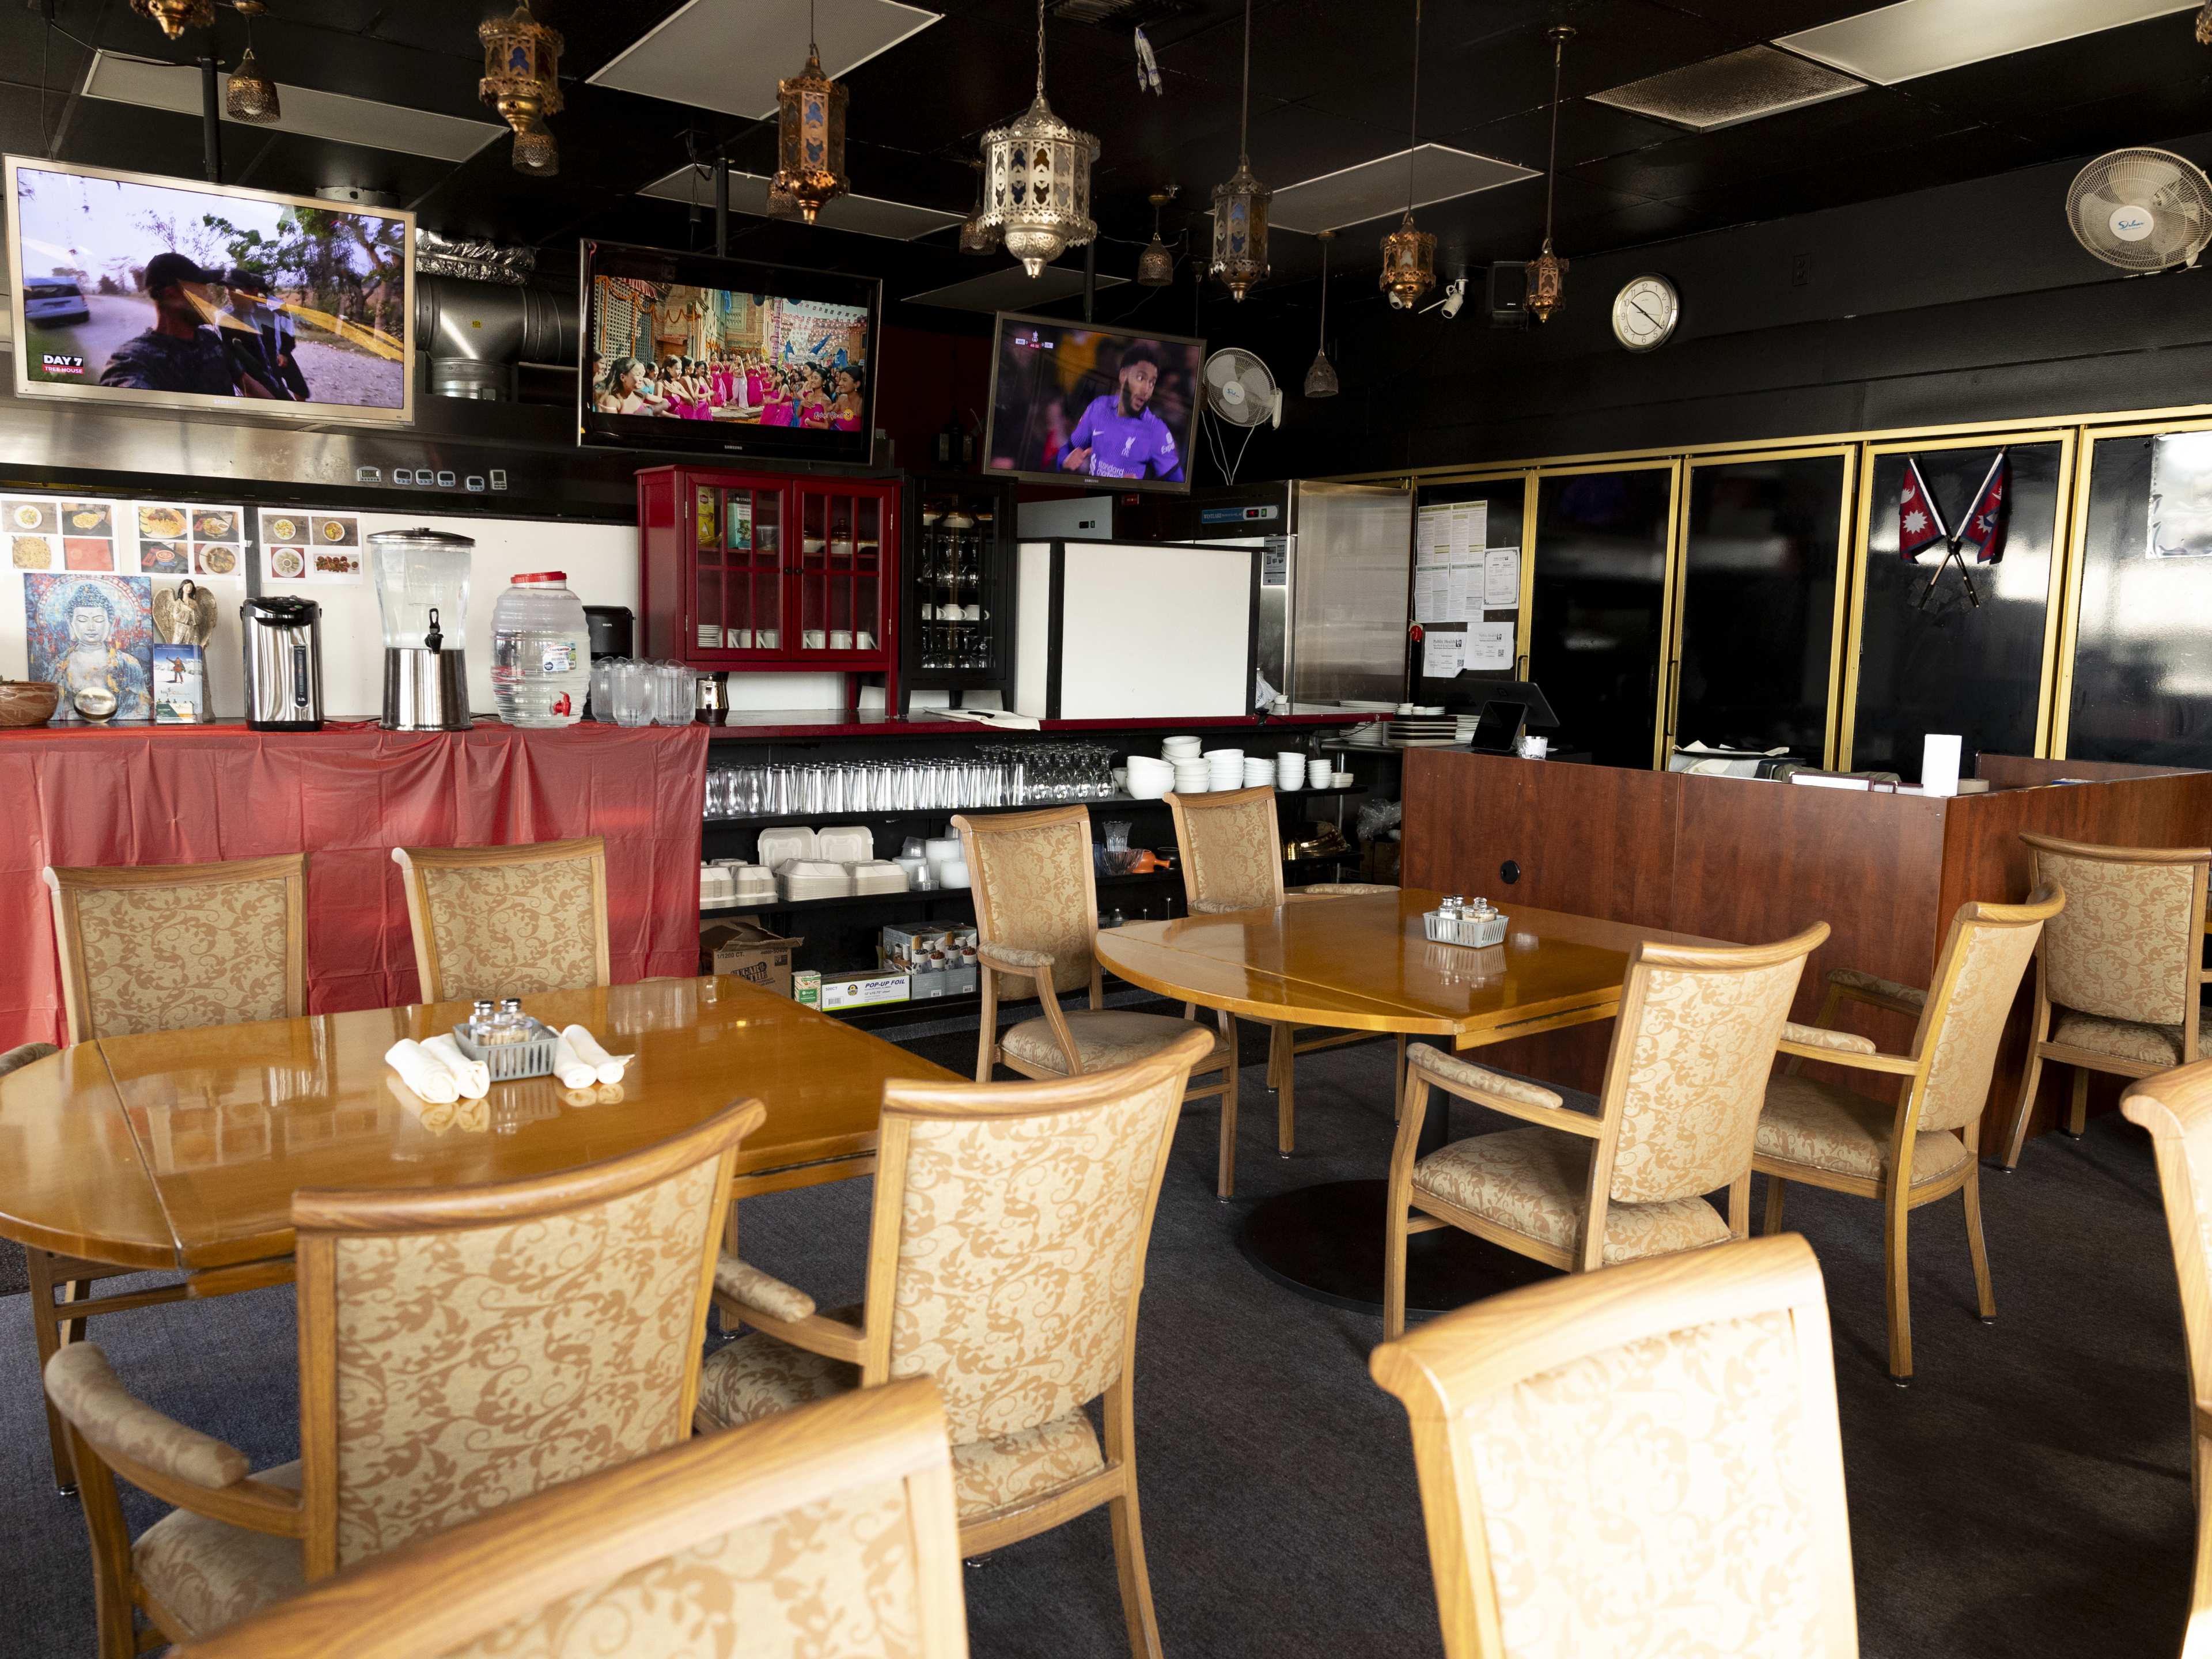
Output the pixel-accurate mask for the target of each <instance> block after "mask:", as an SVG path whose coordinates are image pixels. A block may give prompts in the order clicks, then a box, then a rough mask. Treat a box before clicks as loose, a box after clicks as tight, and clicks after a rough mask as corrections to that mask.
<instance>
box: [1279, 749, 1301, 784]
mask: <svg viewBox="0 0 2212 1659" xmlns="http://www.w3.org/2000/svg"><path fill="white" fill-rule="evenodd" d="M1305 781H1306V757H1305V754H1304V750H1297V749H1285V750H1283V751H1282V752H1281V753H1280V754H1279V755H1277V756H1276V757H1275V787H1276V788H1278V789H1296V788H1297V787H1299V786H1300V785H1301V784H1303V783H1304V782H1305Z"/></svg>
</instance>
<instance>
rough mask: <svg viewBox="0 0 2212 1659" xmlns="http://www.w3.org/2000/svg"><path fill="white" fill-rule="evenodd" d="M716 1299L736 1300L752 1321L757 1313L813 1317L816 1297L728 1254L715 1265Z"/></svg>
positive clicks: (774, 1316) (789, 1317)
mask: <svg viewBox="0 0 2212 1659" xmlns="http://www.w3.org/2000/svg"><path fill="white" fill-rule="evenodd" d="M714 1299H715V1300H716V1301H717V1302H718V1303H719V1302H729V1303H734V1304H736V1305H737V1307H738V1310H739V1311H740V1313H741V1314H742V1315H743V1316H744V1317H745V1318H747V1319H749V1320H750V1318H751V1316H753V1315H754V1314H756V1313H757V1314H759V1315H761V1316H763V1317H765V1318H769V1319H781V1320H785V1321H787V1322H788V1321H795V1320H802V1319H807V1318H811V1317H812V1316H813V1313H814V1298H813V1297H811V1296H809V1295H807V1293H806V1292H805V1291H802V1290H800V1289H799V1287H798V1286H796V1285H787V1284H785V1283H784V1282H783V1281H782V1280H781V1279H778V1278H776V1277H775V1275H774V1274H772V1273H763V1272H762V1271H761V1270H760V1269H759V1268H758V1267H754V1266H753V1265H752V1263H751V1262H750V1261H740V1260H739V1259H738V1257H736V1256H733V1255H724V1256H723V1257H722V1259H721V1260H720V1261H717V1262H716V1263H715V1264H714Z"/></svg>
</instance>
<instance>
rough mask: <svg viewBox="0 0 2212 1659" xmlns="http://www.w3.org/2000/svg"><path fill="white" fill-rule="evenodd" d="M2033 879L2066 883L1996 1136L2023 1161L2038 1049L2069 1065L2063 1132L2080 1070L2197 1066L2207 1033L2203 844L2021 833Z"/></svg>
mask: <svg viewBox="0 0 2212 1659" xmlns="http://www.w3.org/2000/svg"><path fill="white" fill-rule="evenodd" d="M2021 840H2022V841H2024V842H2027V847H2028V857H2029V859H2030V860H2032V861H2033V867H2034V871H2035V875H2034V879H2035V880H2036V881H2037V882H2039V883H2045V882H2047V883H2049V884H2051V885H2052V886H2055V887H2063V888H2064V889H2065V890H2066V908H2065V909H2064V910H2063V911H2062V912H2061V913H2060V914H2058V915H2055V916H2053V917H2052V918H2051V925H2050V926H2049V927H2045V929H2044V930H2043V939H2042V942H2041V943H2040V944H2039V945H2037V946H2036V949H2035V961H2036V967H2037V972H2036V975H2035V1014H2034V1023H2033V1024H2031V1025H2030V1026H2029V1027H2028V1045H2029V1046H2028V1051H2027V1075H2026V1076H2024V1077H2022V1078H2021V1080H2020V1103H2019V1104H2018V1105H2017V1106H2015V1108H2014V1109H2013V1117H2012V1130H2011V1132H2010V1133H2008V1135H2007V1136H2006V1137H2005V1150H2004V1158H2003V1163H2004V1167H2005V1168H2006V1169H2007V1170H2010V1169H2011V1168H2012V1167H2013V1166H2014V1165H2015V1164H2018V1163H2019V1162H2020V1152H2021V1146H2022V1144H2023V1143H2024V1142H2025V1141H2026V1140H2027V1121H2028V1118H2029V1116H2030V1115H2032V1114H2033V1111H2034V1109H2035V1091H2036V1089H2037V1087H2038V1085H2040V1084H2041V1083H2042V1081H2043V1066H2044V1062H2045V1061H2046V1060H2050V1061H2054V1062H2056V1063H2057V1064H2058V1065H2061V1066H2071V1067H2072V1068H2073V1073H2074V1075H2073V1084H2074V1092H2073V1098H2072V1100H2071V1101H2070V1102H2069V1104H2068V1107H2067V1113H2066V1133H2068V1134H2069V1135H2079V1134H2080V1133H2081V1131H2082V1129H2083V1128H2084V1127H2086V1126H2087V1120H2088V1115H2089V1073H2092V1072H2106V1073H2116V1074H2118V1076H2121V1077H2130V1078H2134V1077H2149V1076H2151V1075H2152V1074H2153V1073H2158V1072H2163V1071H2166V1070H2167V1069H2168V1068H2169V1067H2172V1066H2190V1065H2194V1064H2195V1063H2196V1061H2197V1058H2198V1057H2199V1056H2200V1055H2201V1054H2204V1053H2205V1052H2206V1051H2207V1049H2208V1048H2212V1042H2208V1041H2207V1039H2206V1036H2205V1031H2206V1028H2207V1026H2208V1024H2212V1017H2209V1016H2207V1014H2206V1013H2205V1012H2204V1010H2203V1007H2202V1006H2200V1005H2199V1003H2198V1000H2197V999H2198V994H2199V992H2200V990H2201V989H2202V987H2203V984H2204V981H2205V979H2206V977H2207V975H2206V974H2205V971H2204V969H2203V959H2204V957H2203V951H2204V883H2205V871H2206V869H2207V867H2208V866H2212V848H2207V847H2093V846H2090V845H2088V844H2087V843H2085V842H2073V841H2057V840H2053V839H2052V838H2051V836H2031V835H2027V834H2025V833H2023V834H2022V835H2021Z"/></svg>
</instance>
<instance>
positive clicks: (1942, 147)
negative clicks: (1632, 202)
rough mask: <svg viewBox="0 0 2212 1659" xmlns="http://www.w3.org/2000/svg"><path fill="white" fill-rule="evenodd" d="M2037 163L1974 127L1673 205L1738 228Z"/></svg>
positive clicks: (2006, 137) (1702, 193) (2004, 138)
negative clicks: (1745, 224)
mask: <svg viewBox="0 0 2212 1659" xmlns="http://www.w3.org/2000/svg"><path fill="white" fill-rule="evenodd" d="M2040 159H2043V158H2041V157H2039V156H2036V155H2032V154H2029V153H2027V151H2026V150H2025V149H2024V147H2023V146H2022V144H2021V141H2020V140H2019V139H2016V138H2015V137H2012V136H2011V135H2010V134H2008V133H2002V132H1998V131H1996V130H1995V129H1993V128H1989V127H1976V128H1972V129H1969V130H1967V131H1961V132H1952V133H1945V134H1943V135H1942V137H1938V138H1935V139H1930V140H1927V141H1924V142H1922V143H1914V144H1908V145H1905V146H1902V147H1900V148H1898V149H1888V150H1873V149H1869V150H1868V151H1866V152H1863V153H1862V154H1859V155H1833V156H1832V157H1831V158H1829V159H1827V160H1826V161H1822V162H1820V163H1819V164H1818V165H1815V166H1811V167H1804V168H1802V169H1800V170H1798V171H1796V172H1793V173H1776V174H1774V175H1773V176H1771V177H1769V178H1764V179H1754V180H1751V181H1748V182H1746V183H1742V184H1736V185H1728V186H1725V187H1723V188H1719V189H1707V190H1699V191H1689V192H1687V193H1686V194H1685V195H1683V196H1681V197H1678V198H1676V199H1677V200H1678V201H1679V203H1680V205H1682V206H1685V207H1687V208H1691V209H1692V210H1696V211H1699V212H1702V213H1709V214H1711V215H1713V216H1715V217H1717V218H1718V219H1720V220H1722V221H1723V222H1726V223H1729V224H1741V223H1744V222H1747V221H1750V220H1755V219H1778V218H1783V217H1785V216H1789V215H1791V214H1796V213H1804V212H1807V211H1808V210H1814V209H1816V208H1828V207H1842V206H1844V205H1847V204H1850V203H1853V202H1864V201H1870V200H1872V199H1873V198H1875V197H1879V196H1896V195H1901V194H1903V193H1905V191H1912V190H1924V189H1926V188H1928V187H1929V186H1930V185H1945V184H1953V183H1955V182H1957V181H1958V180H1960V179H1972V178H1978V177H1981V176H1982V175H1984V174H1987V173H2002V172H2007V171H2009V170H2010V169H2012V168H2014V167H2021V166H2024V165H2026V164H2027V163H2029V162H2031V161H2038V160H2040Z"/></svg>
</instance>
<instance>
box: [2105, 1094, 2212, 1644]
mask: <svg viewBox="0 0 2212 1659" xmlns="http://www.w3.org/2000/svg"><path fill="white" fill-rule="evenodd" d="M2120 1109H2121V1110H2122V1111H2123V1112H2125V1113H2126V1114H2127V1115H2128V1117H2129V1119H2130V1121H2133V1122H2136V1123H2138V1124H2141V1125H2142V1127H2144V1128H2145V1129H2148V1131H2150V1144H2151V1150H2152V1152H2154V1154H2155V1155H2156V1157H2157V1158H2158V1185H2159V1190H2160V1193H2161V1194H2163V1195H2164V1196H2165V1199H2166V1231H2167V1233H2168V1234H2169V1235H2170V1236H2171V1237H2172V1241H2173V1269H2174V1275H2175V1277H2176V1278H2177V1279H2179V1280H2180V1281H2181V1322H2182V1327H2183V1328H2184V1330H2185V1332H2186V1333H2187V1335H2188V1339H2189V1378H2190V1387H2191V1395H2193V1397H2194V1398H2195V1400H2196V1403H2197V1413H2199V1416H2200V1418H2203V1417H2207V1416H2212V1060H2198V1061H2197V1063H2196V1064H2195V1065H2193V1066H2177V1067H2175V1068H2174V1069H2173V1070H2172V1071H2171V1072H2161V1073H2160V1074H2159V1075H2158V1076H2156V1077H2147V1078H2144V1079H2142V1081H2140V1082H2138V1083H2132V1084H2130V1085H2128V1089H2127V1091H2126V1092H2125V1093H2124V1094H2123V1095H2122V1096H2121V1097H2120ZM2199 1432H2200V1433H2202V1432H2203V1431H2202V1430H2201V1429H2200V1431H2199ZM2209 1500H2212V1494H2207V1493H2205V1492H2198V1493H2197V1501H2198V1503H2200V1504H2203V1503H2204V1502H2207V1501H2209ZM2200 1571H2202V1570H2201V1569H2200ZM2197 1589H2198V1599H2197V1602H2196V1608H2203V1607H2207V1606H2208V1605H2212V1582H2203V1581H2200V1583H2199V1584H2198V1586H2197ZM2194 1610H2195V1609H2192V1611H2194Z"/></svg>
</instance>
